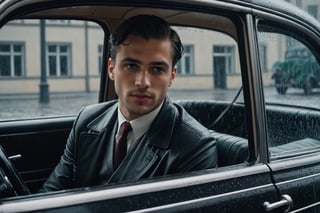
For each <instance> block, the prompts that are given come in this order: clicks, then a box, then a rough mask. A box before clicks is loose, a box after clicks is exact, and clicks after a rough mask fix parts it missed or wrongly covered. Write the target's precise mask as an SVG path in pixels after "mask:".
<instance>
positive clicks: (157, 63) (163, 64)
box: [150, 61, 169, 67]
mask: <svg viewBox="0 0 320 213" xmlns="http://www.w3.org/2000/svg"><path fill="white" fill-rule="evenodd" d="M150 65H153V66H165V67H169V64H168V63H167V62H165V61H153V62H151V63H150Z"/></svg>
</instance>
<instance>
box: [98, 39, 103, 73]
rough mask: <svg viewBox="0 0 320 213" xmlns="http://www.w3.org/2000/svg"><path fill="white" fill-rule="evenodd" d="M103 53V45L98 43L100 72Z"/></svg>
mask: <svg viewBox="0 0 320 213" xmlns="http://www.w3.org/2000/svg"><path fill="white" fill-rule="evenodd" d="M102 55H103V45H101V44H100V45H98V68H99V72H98V73H99V74H100V73H101V70H102Z"/></svg>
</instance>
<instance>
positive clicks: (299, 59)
mask: <svg viewBox="0 0 320 213" xmlns="http://www.w3.org/2000/svg"><path fill="white" fill-rule="evenodd" d="M272 69H273V75H272V78H273V79H274V81H275V86H276V90H277V92H278V93H279V94H285V93H286V92H287V89H288V88H289V87H294V88H302V89H303V91H304V93H305V94H306V95H309V94H310V93H311V90H312V89H313V88H317V87H319V81H320V66H319V64H318V62H317V61H316V59H315V58H314V56H313V55H312V53H311V52H310V51H309V50H308V49H307V48H306V47H305V46H303V45H302V46H301V45H298V44H297V45H293V46H290V47H288V49H287V50H286V52H285V56H284V61H277V62H275V63H274V65H273V66H272Z"/></svg>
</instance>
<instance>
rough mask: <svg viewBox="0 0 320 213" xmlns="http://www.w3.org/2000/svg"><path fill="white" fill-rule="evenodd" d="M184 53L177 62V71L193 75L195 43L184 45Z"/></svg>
mask: <svg viewBox="0 0 320 213" xmlns="http://www.w3.org/2000/svg"><path fill="white" fill-rule="evenodd" d="M183 48H184V54H183V56H182V58H181V59H180V61H179V62H178V64H177V73H178V74H181V75H191V74H193V73H194V52H193V45H183Z"/></svg>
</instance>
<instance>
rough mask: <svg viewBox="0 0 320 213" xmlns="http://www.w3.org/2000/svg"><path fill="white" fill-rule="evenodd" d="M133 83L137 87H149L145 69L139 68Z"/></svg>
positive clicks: (148, 77)
mask: <svg viewBox="0 0 320 213" xmlns="http://www.w3.org/2000/svg"><path fill="white" fill-rule="evenodd" d="M135 84H136V86H137V87H141V88H148V87H150V76H149V73H148V71H147V70H141V71H140V72H138V73H137V75H136V82H135Z"/></svg>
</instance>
